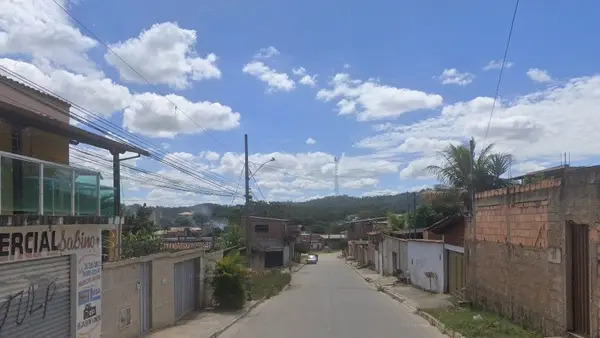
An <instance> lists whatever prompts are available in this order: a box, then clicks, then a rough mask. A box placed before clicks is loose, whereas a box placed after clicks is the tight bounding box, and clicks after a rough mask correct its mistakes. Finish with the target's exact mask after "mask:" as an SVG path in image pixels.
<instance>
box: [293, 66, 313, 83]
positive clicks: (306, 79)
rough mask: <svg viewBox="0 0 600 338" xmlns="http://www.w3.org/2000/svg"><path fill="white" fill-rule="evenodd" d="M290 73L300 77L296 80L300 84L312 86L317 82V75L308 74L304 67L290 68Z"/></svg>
mask: <svg viewBox="0 0 600 338" xmlns="http://www.w3.org/2000/svg"><path fill="white" fill-rule="evenodd" d="M292 73H293V74H294V75H296V76H297V77H298V78H300V80H298V82H300V84H303V85H305V86H310V87H314V86H316V84H317V76H316V75H310V74H308V72H307V71H306V69H305V68H304V67H299V68H294V69H292Z"/></svg>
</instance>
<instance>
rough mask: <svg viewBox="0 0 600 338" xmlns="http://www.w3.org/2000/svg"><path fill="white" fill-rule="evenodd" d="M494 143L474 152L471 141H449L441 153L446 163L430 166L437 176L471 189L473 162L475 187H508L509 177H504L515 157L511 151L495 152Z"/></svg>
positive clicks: (480, 188)
mask: <svg viewBox="0 0 600 338" xmlns="http://www.w3.org/2000/svg"><path fill="white" fill-rule="evenodd" d="M493 147H494V145H493V144H490V145H488V146H487V147H485V148H483V149H481V151H480V152H479V154H478V155H477V156H475V154H474V153H473V154H471V151H470V149H469V145H458V146H456V145H453V144H450V145H448V146H447V147H446V148H445V149H444V150H442V151H440V152H439V153H438V154H439V155H440V156H441V157H442V158H443V163H442V165H431V166H429V167H427V169H428V170H429V171H430V172H432V173H433V174H435V175H436V176H437V178H438V179H439V180H440V181H442V182H444V183H446V184H449V185H451V186H453V187H455V188H459V189H465V190H468V189H469V188H470V187H471V179H470V173H469V172H470V170H469V168H470V166H471V161H472V163H473V182H474V188H475V191H477V192H479V191H485V190H490V189H496V188H501V187H505V186H507V185H508V184H510V181H509V180H506V179H502V178H501V176H502V175H504V173H506V171H507V170H508V168H509V167H510V163H511V162H512V160H513V156H512V155H510V154H501V153H492V150H493Z"/></svg>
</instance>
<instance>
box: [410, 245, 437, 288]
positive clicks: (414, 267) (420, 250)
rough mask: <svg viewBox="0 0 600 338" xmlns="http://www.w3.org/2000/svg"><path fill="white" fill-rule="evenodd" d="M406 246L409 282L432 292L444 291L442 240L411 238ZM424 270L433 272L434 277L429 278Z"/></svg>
mask: <svg viewBox="0 0 600 338" xmlns="http://www.w3.org/2000/svg"><path fill="white" fill-rule="evenodd" d="M407 247H408V271H409V273H410V282H411V284H413V285H416V286H418V287H420V288H423V289H425V290H429V291H432V292H438V293H441V292H444V286H445V259H444V242H442V241H432V240H419V239H413V240H409V241H408V246H407ZM426 272H433V273H435V278H431V280H430V279H429V278H428V277H426V275H425V273H426Z"/></svg>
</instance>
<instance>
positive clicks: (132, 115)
mask: <svg viewBox="0 0 600 338" xmlns="http://www.w3.org/2000/svg"><path fill="white" fill-rule="evenodd" d="M167 99H168V100H167ZM171 102H173V103H174V104H175V105H176V107H177V108H175V107H174V106H173V104H172V103H171ZM177 109H181V110H183V111H184V112H185V114H183V113H181V112H177ZM190 118H191V119H192V120H193V121H194V122H192V121H190ZM239 124H240V114H239V113H236V112H234V111H233V110H232V109H231V107H228V106H225V105H222V104H220V103H218V102H209V101H200V102H192V101H189V100H188V99H186V98H185V97H183V96H179V95H174V94H169V95H167V96H166V97H163V96H161V95H158V94H154V93H143V94H136V95H134V96H133V99H132V102H131V104H130V105H129V107H127V108H126V109H125V110H124V111H123V125H124V126H125V127H126V128H128V129H129V130H131V131H134V132H138V133H141V134H144V135H148V136H153V137H166V138H172V137H174V136H175V135H177V134H181V133H183V134H189V133H200V132H202V131H204V130H205V129H213V130H229V129H233V128H236V127H238V126H239Z"/></svg>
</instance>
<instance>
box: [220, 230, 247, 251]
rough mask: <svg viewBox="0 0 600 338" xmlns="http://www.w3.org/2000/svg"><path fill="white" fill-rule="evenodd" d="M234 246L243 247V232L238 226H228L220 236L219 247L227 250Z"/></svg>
mask: <svg viewBox="0 0 600 338" xmlns="http://www.w3.org/2000/svg"><path fill="white" fill-rule="evenodd" d="M236 246H244V232H243V231H242V228H241V227H240V226H239V225H236V224H233V225H228V226H226V227H225V230H224V231H223V232H222V233H221V234H220V237H219V247H220V248H222V249H227V248H231V247H236Z"/></svg>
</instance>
